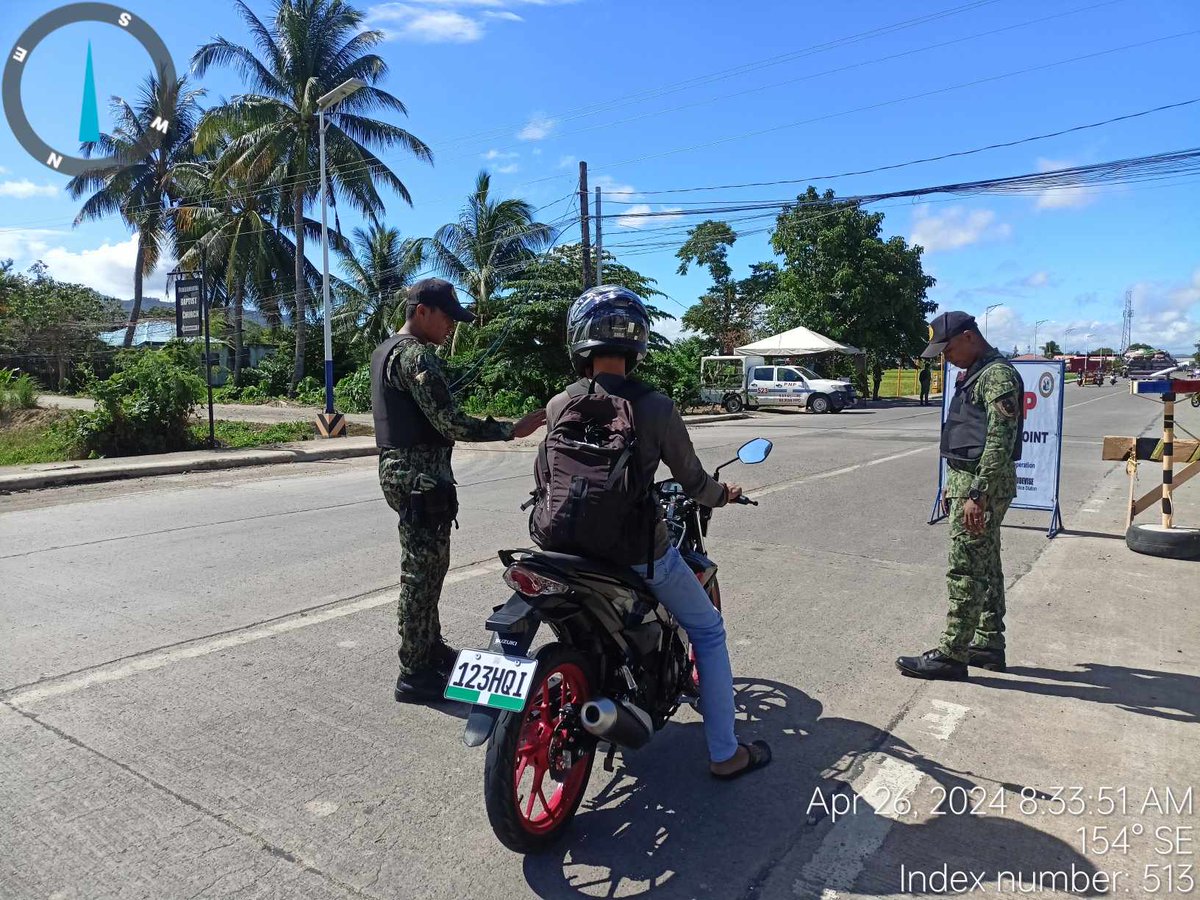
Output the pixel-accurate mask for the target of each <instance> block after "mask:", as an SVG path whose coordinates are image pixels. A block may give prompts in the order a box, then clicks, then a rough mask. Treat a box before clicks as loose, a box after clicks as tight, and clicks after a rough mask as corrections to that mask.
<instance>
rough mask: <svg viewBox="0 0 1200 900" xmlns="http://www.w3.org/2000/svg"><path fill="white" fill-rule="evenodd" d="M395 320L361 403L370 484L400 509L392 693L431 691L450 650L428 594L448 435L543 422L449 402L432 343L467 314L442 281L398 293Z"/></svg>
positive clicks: (444, 509) (416, 695)
mask: <svg viewBox="0 0 1200 900" xmlns="http://www.w3.org/2000/svg"><path fill="white" fill-rule="evenodd" d="M405 312H406V318H405V322H404V327H403V328H401V329H400V331H399V333H397V334H396V335H395V336H393V337H391V338H389V339H388V340H386V341H384V342H383V343H382V344H380V345H379V346H378V347H377V348H376V349H375V352H374V353H373V354H371V407H372V411H373V413H374V417H375V443H376V445H377V446H378V447H379V484H380V486H381V487H382V488H383V496H384V497H385V498H386V499H387V502H388V505H389V506H391V508H392V509H394V510H395V511H396V512H397V513H398V514H399V516H400V525H399V530H400V602H399V605H398V609H397V615H398V630H399V633H400V677H399V678H398V679H397V680H396V699H397V700H400V701H417V702H423V701H429V700H436V699H438V698H440V697H441V695H442V690H443V688H444V687H445V683H446V676H447V674H448V673H449V671H450V667H451V666H452V665H453V664H454V660H455V657H456V656H457V652H456V651H455V650H453V649H452V648H451V647H449V646H447V645H446V642H445V641H444V640H443V638H442V633H441V622H440V621H439V618H438V599H439V597H440V595H441V592H442V581H443V580H444V579H445V577H446V570H447V569H448V568H449V567H450V525H451V523H452V522H454V520H455V517H456V515H457V513H458V494H457V491H456V490H455V487H454V472H453V471H452V469H451V467H450V453H451V450H452V449H453V447H454V442H455V441H456V440H462V441H509V440H512V439H513V438H514V437H526V436H527V435H530V434H532V433H533V432H534V431H536V430H537V429H538V428H540V427H541V425H542V424H543V423H544V422H545V419H546V416H545V411H544V410H539V411H538V412H535V413H531V414H530V415H528V416H526V417H525V418H523V419H521V421H519V422H517V423H516V425H509V424H507V423H505V422H496V421H493V420H492V419H491V418H490V417H489V418H488V419H486V420H481V419H475V418H472V417H471V416H468V415H466V414H465V413H463V412H462V411H460V410H459V409H458V407H457V406H456V405H455V403H454V398H453V397H452V396H451V395H450V386H449V385H448V384H447V383H446V376H445V374H444V372H443V371H442V366H441V363H440V361H439V360H438V357H437V354H436V350H437V348H438V347H439V346H440V345H441V344H443V343H445V341H446V339H447V338H448V337H449V336H450V334H451V333H452V332H453V331H454V328H455V323H456V322H471V321H472V320H473V316H472V315H471V314H470V313H469V312H467V311H466V310H465V309H463V308H462V306H461V305H460V304H459V302H458V298H457V297H456V296H455V293H454V287H453V286H452V285H451V284H450V283H449V282H447V281H442V280H441V279H438V278H428V279H425V280H424V281H419V282H417V283H416V284H414V285H413V286H412V287H411V288H410V289H409V292H408V303H407V306H406V309H405Z"/></svg>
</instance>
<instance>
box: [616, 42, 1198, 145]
mask: <svg viewBox="0 0 1200 900" xmlns="http://www.w3.org/2000/svg"><path fill="white" fill-rule="evenodd" d="M1196 34H1200V29H1193V30H1191V31H1182V32H1178V33H1176V34H1170V35H1165V36H1163V37H1157V38H1152V39H1150V40H1146V41H1138V42H1136V43H1132V44H1123V45H1121V46H1119V47H1110V48H1109V49H1107V50H1098V51H1095V52H1093V53H1085V54H1083V55H1081V56H1072V57H1069V58H1067V59H1060V60H1056V61H1055V62H1051V63H1044V64H1042V65H1038V66H1027V67H1025V68H1022V69H1015V70H1013V71H1011V72H1003V73H1001V74H999V75H989V76H987V77H985V78H976V79H974V80H972V81H963V82H959V83H958V84H952V85H949V86H947V87H942V88H936V89H934V90H929V91H922V92H921V93H918V94H909V95H908V96H905V97H894V98H892V99H891V100H882V101H880V102H878V103H870V104H867V105H866V106H856V107H854V108H853V109H846V110H841V111H839V112H833V113H827V114H825V115H821V116H813V117H811V118H808V119H801V120H800V121H797V122H787V123H785V124H782V125H773V126H771V127H770V128H761V129H757V130H755V131H747V132H744V133H742V134H735V135H731V136H729V137H724V138H719V139H717V140H715V141H708V142H706V143H703V144H692V145H690V146H687V147H676V148H674V149H671V150H663V151H661V152H659V153H648V154H645V155H643V156H635V157H631V158H629V159H624V160H621V161H620V162H615V163H609V164H608V165H607V166H603V167H601V168H604V169H614V168H616V167H618V166H627V165H633V164H635V163H639V162H645V161H647V160H651V159H662V158H663V157H666V156H674V155H676V154H679V153H690V152H692V151H694V150H704V149H707V148H709V147H718V146H720V145H722V144H728V143H732V142H734V141H740V140H745V139H746V138H752V137H761V136H763V135H765V134H772V133H774V132H777V131H785V130H787V129H789V128H798V127H800V126H801V125H812V124H815V123H817V122H825V121H828V120H830V119H836V118H840V117H842V116H848V115H853V114H855V113H860V112H869V111H871V110H875V109H882V108H884V107H886V106H894V105H896V104H898V103H908V102H911V101H913V100H922V99H925V98H926V97H935V96H937V95H939V94H947V93H951V92H952V91H959V90H964V89H966V88H969V87H976V86H978V85H981V84H990V83H993V82H997V81H1003V80H1005V79H1008V78H1016V77H1018V76H1020V75H1028V74H1029V73H1031V72H1043V71H1046V70H1049V69H1054V68H1058V67H1060V66H1065V65H1070V64H1072V63H1077V62H1083V61H1085V60H1090V59H1099V58H1101V57H1104V56H1109V55H1112V54H1114V53H1123V52H1125V51H1126V50H1136V49H1139V48H1141V47H1149V46H1152V45H1154V44H1160V43H1164V42H1166V41H1172V40H1177V39H1179V38H1184V37H1191V36H1193V35H1196Z"/></svg>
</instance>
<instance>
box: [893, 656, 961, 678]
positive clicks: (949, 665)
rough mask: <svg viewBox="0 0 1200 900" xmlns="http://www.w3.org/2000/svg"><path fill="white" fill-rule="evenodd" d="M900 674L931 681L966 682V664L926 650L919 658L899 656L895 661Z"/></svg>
mask: <svg viewBox="0 0 1200 900" xmlns="http://www.w3.org/2000/svg"><path fill="white" fill-rule="evenodd" d="M896 668H897V669H899V670H900V674H902V675H907V676H908V677H909V678H928V679H930V680H933V681H966V680H967V664H966V663H962V662H959V661H958V660H956V659H951V658H950V657H948V656H946V655H945V654H944V653H942V651H941V650H926V651H925V652H924V653H922V654H921V655H920V656H901V657H900V658H899V659H897V660H896Z"/></svg>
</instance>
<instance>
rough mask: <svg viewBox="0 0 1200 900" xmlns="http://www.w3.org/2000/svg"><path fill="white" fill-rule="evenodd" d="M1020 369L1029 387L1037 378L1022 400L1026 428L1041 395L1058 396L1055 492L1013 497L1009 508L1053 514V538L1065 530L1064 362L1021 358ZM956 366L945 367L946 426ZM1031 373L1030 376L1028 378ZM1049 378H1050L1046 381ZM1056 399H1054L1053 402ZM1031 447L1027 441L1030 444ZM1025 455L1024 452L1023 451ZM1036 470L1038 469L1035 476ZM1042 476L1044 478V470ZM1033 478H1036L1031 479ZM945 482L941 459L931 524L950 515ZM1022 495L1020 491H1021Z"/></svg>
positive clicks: (1050, 533) (1050, 534) (1049, 531)
mask: <svg viewBox="0 0 1200 900" xmlns="http://www.w3.org/2000/svg"><path fill="white" fill-rule="evenodd" d="M1013 365H1014V366H1015V367H1016V369H1017V371H1018V372H1020V374H1021V379H1022V381H1024V382H1025V385H1026V387H1027V388H1028V387H1030V386H1031V384H1030V380H1029V379H1030V378H1033V379H1036V382H1035V383H1034V384H1032V387H1033V390H1032V391H1030V390H1026V391H1025V396H1024V397H1023V398H1022V402H1023V403H1024V404H1025V410H1026V416H1027V418H1026V422H1025V425H1026V431H1027V432H1028V431H1029V430H1030V429H1029V420H1028V413H1029V412H1030V411H1031V410H1032V409H1034V408H1036V406H1037V401H1038V399H1039V396H1040V398H1041V399H1042V400H1050V398H1052V397H1054V396H1055V395H1057V403H1056V406H1057V407H1058V408H1057V411H1056V412H1057V417H1056V420H1055V422H1056V429H1057V430H1056V431H1055V432H1054V434H1055V441H1054V443H1055V450H1054V492H1053V495H1052V496H1051V498H1050V499H1049V500H1048V501H1047V502H1045V503H1020V502H1017V501H1016V500H1014V502H1013V503H1012V504H1011V505H1010V506H1009V509H1040V510H1046V511H1047V512H1049V513H1050V525H1049V527H1048V528H1047V529H1046V537H1047V538H1053V537H1054V536H1056V535H1057V534H1058V533H1059V532H1061V531H1063V530H1064V528H1065V526H1064V525H1063V518H1062V508H1061V506H1060V505H1059V500H1058V495H1059V487H1060V486H1061V483H1062V430H1063V390H1062V389H1063V385H1064V380H1063V379H1064V377H1065V374H1066V371H1065V364H1064V363H1063V362H1062V361H1060V360H1044V361H1042V360H1037V361H1034V360H1022V361H1016V362H1014V363H1013ZM951 368H953V367H952V366H951V365H950V363H949V362H947V363H946V364H945V366H944V367H943V370H942V384H943V385H945V389H944V390H943V392H942V424H943V426H944V425H945V422H946V417H947V415H948V414H949V412H950V401H951V400H953V399H954V393H953V391H951V390H950V386H951V385H952V384H954V374H956V373H957V371H958V370H957V369H955V372H954V373H952V372H951ZM1027 376H1028V377H1027ZM1046 379H1051V380H1050V381H1047V380H1046ZM1030 396H1032V397H1033V405H1030V399H1029V398H1030ZM1052 402H1053V401H1052ZM1027 446H1028V444H1027ZM1023 455H1024V454H1023ZM1036 475H1037V472H1036V469H1035V474H1034V478H1036ZM1042 478H1043V479H1044V478H1045V475H1044V473H1043V475H1042ZM1031 480H1033V479H1031ZM945 485H946V463H945V462H944V461H940V462H939V464H938V487H937V494H936V496H935V497H934V500H933V508H932V509H930V511H929V524H930V525H933V524H934V523H936V522H940V521H941V520H942V519H945V518H947V516H948V513H947V512H945V506H944V505H943V504H944V500H945ZM1018 496H1019V494H1018Z"/></svg>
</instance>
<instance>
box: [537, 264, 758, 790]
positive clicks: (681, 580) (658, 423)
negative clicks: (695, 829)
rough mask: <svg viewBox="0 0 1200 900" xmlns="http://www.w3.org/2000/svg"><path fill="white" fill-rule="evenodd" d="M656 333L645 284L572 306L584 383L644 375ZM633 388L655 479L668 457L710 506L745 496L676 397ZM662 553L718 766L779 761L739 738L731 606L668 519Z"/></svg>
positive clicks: (638, 428)
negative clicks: (670, 533) (705, 453)
mask: <svg viewBox="0 0 1200 900" xmlns="http://www.w3.org/2000/svg"><path fill="white" fill-rule="evenodd" d="M649 337H650V316H649V314H648V313H647V312H646V306H645V304H644V303H643V302H642V300H641V298H640V297H638V296H637V294H635V293H633V292H632V291H630V290H627V289H626V288H623V287H619V286H616V285H601V286H599V287H594V288H590V289H588V290H586V291H584V292H583V294H582V295H580V297H579V299H578V300H576V301H575V302H574V303H573V304H572V306H571V309H570V311H569V312H568V314H567V343H568V346H569V349H570V353H571V363H572V366H573V367H574V369H575V372H576V373H577V374H578V375H580V376H581V380H582V382H583V383H584V384H590V383H591V382H592V381H594V382H595V385H596V388H597V389H598V390H602V391H604V392H606V393H609V394H615V395H617V396H625V393H624V390H625V389H626V387H627V386H629V385H638V382H636V381H634V380H633V379H630V378H629V377H628V376H629V373H630V372H631V371H632V370H633V368H634V367H635V366H637V364H638V363H640V362H641V361H642V360H643V359H644V358H645V356H646V352H647V350H648V342H649ZM629 393H630V396H629V397H627V398H626V399H629V400H630V403H631V404H632V407H633V417H634V430H635V432H636V434H637V444H636V446H635V448H634V464H635V465H637V466H639V467H641V470H642V472H643V473H644V474H645V476H646V482H647V483H649V482H652V481H653V480H654V473H655V471H656V470H657V469H658V466H659V463H660V462H665V463H666V464H667V466H668V468H670V470H671V474H672V475H673V476H674V478H675V480H676V481H678V482H679V483H680V484H681V485H682V486H683V489H684V491H685V492H686V493H687V495H688V496H689V497H693V498H695V499H696V500H697V501H699V502H700V503H702V504H704V505H706V506H709V507H717V506H724V505H725V504H726V503H729V502H730V501H733V500H737V499H738V498H739V497H740V496H741V494H742V489H741V488H740V487H738V486H737V485H735V484H720V483H718V482H717V481H714V480H713V479H712V478H711V477H710V476H709V475H708V474H707V473H706V472H705V471H704V466H703V464H702V463H701V462H700V460H699V458H698V457H697V456H696V451H695V450H694V449H693V447H692V441H691V438H690V437H689V436H688V432H687V426H686V425H684V423H683V419H682V417H681V416H680V415H679V411H678V410H677V409H676V408H675V404H674V403H673V402H672V401H671V399H670V398H669V397H667V396H666V395H664V394H661V393H659V392H657V391H646V390H644V389H642V390H632V391H630V392H629ZM568 399H569V397H568V395H567V392H566V391H563V392H562V393H560V394H558V395H556V396H555V397H554V398H553V399H552V400H551V401H550V402H549V403H548V404H546V419H547V427H548V428H551V429H552V428H553V427H554V423H555V422H556V421H557V419H558V416H559V415H560V414H561V412H562V410H563V407H564V406H566V404H567V401H568ZM648 524H649V523H647V525H648ZM653 558H654V560H655V562H654V572H653V578H652V579H649V580H648V581H647V583H648V584H649V586H650V589H651V591H652V592H653V594H654V596H655V598H656V599H657V600H658V602H660V603H661V604H663V606H665V607H666V608H667V609H668V610H670V611H671V613H672V614H673V615H674V616H675V618H676V620H677V621H678V622H679V624H680V626H682V628H683V629H684V631H686V632H687V634H688V638H689V639H690V641H691V644H692V647H693V649H694V651H695V654H696V664H697V666H698V668H699V671H700V711H701V713H702V714H703V716H704V733H705V738H706V739H707V743H708V753H709V759H710V764H709V770H710V772H711V773H712V775H713V776H714V777H716V778H720V779H731V778H736V777H738V776H740V775H744V774H746V773H747V772H751V771H754V770H755V769H760V768H762V767H763V766H765V765H767V763H769V762H770V761H771V749H770V747H769V746H768V745H767V743H766V742H765V741H754V742H753V743H739V742H738V740H737V738H736V736H735V734H734V703H733V673H732V670H731V668H730V663H729V649H728V647H727V646H726V643H725V622H724V620H723V619H722V617H721V612H720V610H718V609H717V608H716V607H714V606H713V604H712V601H711V600H710V599H709V597H708V594H707V593H706V592H705V590H704V588H703V587H702V586H701V584H700V582H699V581H698V580H697V579H696V576H695V574H694V573H693V572H692V570H691V569H690V568H689V567H688V565H687V563H686V562H684V560H683V557H682V556H681V555H680V554H679V551H678V550H677V549H676V548H675V547H673V546H671V545H670V543H669V542H668V540H667V530H666V526H665V524H664V523H663V522H662V521H661V519H660V521H659V522H658V524H657V527H656V531H655V537H654V557H653ZM643 559H644V557H643ZM611 561H612V562H617V563H622V564H629V565H632V566H633V568H634V569H635V570H636V571H637V572H638V573H639V574H641V575H642V576H643V577H644V576H645V575H646V574H647V566H646V565H645V563H644V562H642V563H638V562H637V561H636V560H629V559H622V560H611Z"/></svg>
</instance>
